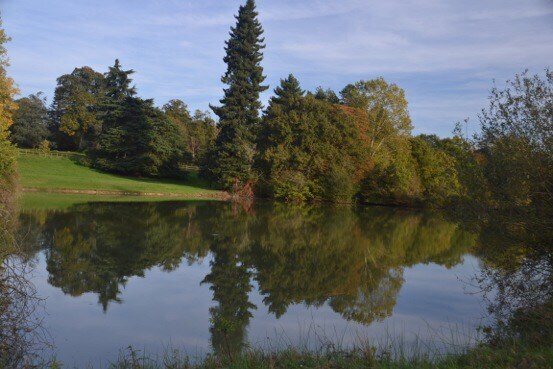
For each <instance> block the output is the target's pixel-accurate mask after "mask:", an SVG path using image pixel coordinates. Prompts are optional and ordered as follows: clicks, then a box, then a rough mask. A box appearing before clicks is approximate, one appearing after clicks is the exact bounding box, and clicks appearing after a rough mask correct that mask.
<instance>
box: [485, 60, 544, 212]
mask: <svg viewBox="0 0 553 369" xmlns="http://www.w3.org/2000/svg"><path fill="white" fill-rule="evenodd" d="M489 100H490V106H489V107H488V108H487V109H485V110H482V113H481V115H480V124H481V128H482V134H481V135H480V136H479V137H477V142H478V145H479V146H480V148H481V149H482V150H483V152H484V153H485V156H486V167H485V175H486V178H487V180H488V182H489V184H490V189H491V192H492V195H493V197H494V199H495V200H496V201H497V203H498V205H500V206H526V205H531V204H534V205H537V204H540V207H541V208H552V207H553V195H552V193H553V189H552V187H553V119H552V117H553V72H552V71H551V70H549V69H547V70H546V71H545V78H543V77H541V76H539V75H534V76H530V75H529V74H528V72H527V71H526V72H524V73H522V74H521V75H516V76H515V78H514V80H512V81H508V82H507V86H506V87H505V89H502V90H501V89H499V88H497V87H494V88H493V89H492V91H491V94H490V97H489Z"/></svg>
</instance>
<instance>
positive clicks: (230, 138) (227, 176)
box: [204, 0, 268, 189]
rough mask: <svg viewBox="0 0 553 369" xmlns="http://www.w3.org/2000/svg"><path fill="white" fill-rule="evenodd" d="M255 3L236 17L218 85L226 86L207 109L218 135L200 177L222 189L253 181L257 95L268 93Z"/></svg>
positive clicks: (246, 6) (249, 4)
mask: <svg viewBox="0 0 553 369" xmlns="http://www.w3.org/2000/svg"><path fill="white" fill-rule="evenodd" d="M257 15H258V13H257V12H256V7H255V1H254V0H247V2H246V4H245V5H243V6H241V7H240V9H239V12H238V15H237V16H236V20H237V23H236V26H235V27H232V28H231V32H230V39H229V40H228V41H227V42H226V48H225V51H226V56H225V58H224V59H223V60H224V62H225V63H226V64H227V71H226V73H225V75H224V76H223V77H222V78H221V81H222V82H223V83H224V84H226V85H228V88H226V89H225V90H224V91H225V96H224V97H223V99H221V100H220V102H221V106H219V107H214V106H212V107H211V108H212V109H213V111H214V112H215V114H216V115H217V116H218V117H219V126H220V133H219V136H218V138H217V140H216V143H215V145H214V147H213V148H212V150H211V152H210V154H209V155H208V157H207V160H206V162H205V165H204V174H207V175H208V176H209V177H211V178H213V179H215V180H216V181H217V182H219V184H220V185H222V186H223V187H224V188H226V189H230V188H232V187H233V186H234V187H235V188H237V187H241V186H244V185H245V184H247V183H248V181H250V180H251V179H252V178H253V177H254V174H253V170H252V165H253V158H254V155H255V150H256V148H255V136H256V133H257V130H258V127H259V125H260V117H259V110H260V109H261V108H262V104H261V102H260V101H259V94H260V93H261V92H263V91H265V90H267V89H268V86H264V85H262V83H263V81H264V80H265V76H264V75H263V68H262V67H261V61H262V60H263V53H262V52H261V50H262V49H263V48H265V45H264V44H263V42H264V38H262V37H261V36H262V34H263V28H262V27H261V24H260V22H259V20H258V19H257Z"/></svg>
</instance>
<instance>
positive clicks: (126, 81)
mask: <svg viewBox="0 0 553 369" xmlns="http://www.w3.org/2000/svg"><path fill="white" fill-rule="evenodd" d="M131 74H134V70H132V69H130V70H123V69H122V68H121V63H120V62H119V59H115V64H114V66H113V67H109V72H107V73H106V96H107V97H108V98H110V99H112V100H115V101H122V100H124V99H125V98H126V97H132V96H134V95H136V86H132V87H131V83H132V79H131V78H130V75H131Z"/></svg>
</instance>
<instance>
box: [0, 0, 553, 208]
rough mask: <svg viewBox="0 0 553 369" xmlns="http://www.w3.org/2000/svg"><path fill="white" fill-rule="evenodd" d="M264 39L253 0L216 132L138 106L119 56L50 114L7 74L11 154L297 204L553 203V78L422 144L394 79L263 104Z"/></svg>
mask: <svg viewBox="0 0 553 369" xmlns="http://www.w3.org/2000/svg"><path fill="white" fill-rule="evenodd" d="M2 32H3V31H2ZM263 32H264V31H263V28H262V25H261V23H260V22H259V20H258V13H257V11H256V5H255V2H254V1H253V0H247V1H246V3H245V4H244V5H243V6H240V9H239V11H238V15H237V16H236V25H235V26H234V27H232V28H231V32H230V38H229V39H228V40H227V41H226V47H225V51H226V56H225V57H224V61H225V63H226V65H227V70H226V72H225V73H224V75H223V76H222V78H221V81H222V82H223V83H224V84H225V85H226V88H225V89H224V96H223V98H222V99H221V100H220V104H219V105H218V106H210V107H211V109H212V111H213V112H214V113H215V115H216V116H217V117H218V121H217V123H216V122H215V121H214V120H213V119H212V118H211V117H210V115H209V113H207V112H202V111H196V112H195V113H194V114H191V113H190V111H189V110H188V108H187V106H186V104H185V103H184V102H182V101H180V100H172V101H170V102H169V103H167V104H166V105H164V106H163V108H161V109H160V108H157V107H155V106H154V103H153V100H149V99H141V98H139V97H137V96H136V94H137V92H136V87H135V86H133V85H132V79H131V78H130V76H131V75H132V74H133V73H134V71H133V70H125V69H123V68H122V66H121V64H120V63H119V61H118V60H116V62H115V65H114V66H112V67H110V68H109V70H108V71H107V72H106V73H99V72H96V71H94V70H93V69H91V68H89V67H82V68H76V69H75V70H74V71H73V72H72V73H71V74H67V75H63V76H61V77H59V78H58V80H57V87H56V90H55V93H54V98H53V102H52V104H51V106H50V107H47V106H46V103H45V100H44V98H43V97H42V95H40V94H36V95H31V96H29V97H26V98H22V99H19V100H16V101H13V96H14V95H15V90H13V82H10V83H11V84H9V83H8V82H6V81H11V80H9V79H7V77H6V76H5V67H4V66H2V71H3V73H4V74H3V81H4V84H6V83H8V85H9V86H8V85H5V86H4V87H3V88H4V90H5V91H10V90H9V88H11V89H12V90H11V95H10V94H9V93H8V94H4V95H3V96H8V98H7V99H6V101H9V106H8V105H4V106H5V108H3V110H4V111H6V113H4V115H2V117H4V118H3V119H4V122H5V123H3V130H2V132H4V133H3V136H2V141H3V145H5V147H6V148H4V149H2V150H12V148H10V144H9V142H7V137H8V134H9V133H10V134H11V140H12V141H13V142H14V143H15V144H16V145H18V146H20V147H35V148H36V147H42V148H44V149H47V148H49V147H54V148H56V149H58V150H76V151H82V152H85V153H86V154H87V163H88V164H89V165H91V166H94V167H96V168H99V169H101V170H106V171H110V172H115V173H121V174H126V175H135V176H152V177H178V176H181V175H182V174H183V172H182V170H180V167H181V165H182V164H183V163H185V164H191V163H194V164H197V165H200V166H201V175H202V176H203V177H205V178H208V179H210V180H211V182H212V183H214V184H215V183H216V184H217V185H218V186H219V187H220V188H223V189H225V190H229V191H231V192H233V193H235V194H236V195H238V196H255V195H257V196H262V197H269V198H275V199H282V200H286V201H330V202H362V203H378V204H396V205H416V206H418V205H426V204H429V205H433V206H445V205H451V204H453V203H457V202H461V201H467V200H469V201H475V202H477V203H484V204H492V205H494V206H503V205H509V206H511V205H516V206H527V205H530V204H536V203H544V202H545V203H547V204H549V205H550V204H551V183H552V177H553V174H552V173H553V170H552V166H553V165H552V161H553V160H552V157H553V156H552V152H551V151H552V150H551V131H552V125H553V124H552V120H551V116H552V113H551V111H552V107H551V106H552V100H553V98H552V96H553V92H552V91H553V88H552V87H553V86H552V85H553V76H552V72H551V71H549V69H547V70H546V73H545V78H543V77H542V76H539V75H536V76H531V75H529V74H528V73H527V72H525V73H523V74H521V75H518V76H516V77H515V79H514V80H513V81H511V82H509V83H508V84H507V87H506V88H505V89H503V90H500V89H498V88H495V87H494V88H493V89H492V92H491V95H490V105H489V107H488V108H487V109H484V110H483V111H482V114H481V115H480V116H479V118H480V123H481V133H480V134H478V135H477V136H475V137H474V138H469V137H466V136H463V135H462V133H461V130H460V129H458V128H457V129H456V130H455V131H454V134H453V136H452V137H449V138H443V139H442V138H439V137H437V136H435V135H419V136H413V134H412V130H413V126H412V122H411V118H410V116H409V110H408V102H407V100H406V97H405V91H404V90H403V89H402V88H401V87H399V86H398V85H396V84H395V83H391V82H389V81H386V80H385V79H384V78H375V79H370V80H361V81H359V82H356V83H352V84H349V85H347V86H345V87H344V88H343V89H342V90H341V91H339V92H335V91H333V90H331V89H323V88H322V87H319V88H318V89H316V91H311V92H310V91H305V90H303V89H302V87H301V85H300V82H299V81H298V80H297V79H296V77H295V76H294V75H292V74H290V75H289V76H288V77H286V78H284V79H282V80H281V82H280V85H279V86H277V87H276V88H275V89H274V95H273V97H271V98H270V100H269V102H268V106H267V107H263V105H262V103H261V101H260V94H261V93H262V92H264V91H266V90H267V89H268V88H269V86H267V85H265V84H264V81H265V78H266V77H265V75H264V72H263V67H262V61H263V49H264V48H265V39H264V38H263ZM2 34H4V33H2ZM2 40H3V41H2V44H3V43H4V42H6V41H7V39H6V37H5V36H3V39H2ZM2 50H3V51H2V53H3V55H5V49H2ZM6 86H8V87H9V88H8V87H6ZM10 86H11V87H10ZM17 107H18V108H19V109H15V108H17ZM12 121H13V125H11V123H12ZM9 125H11V127H10V128H9V130H8V128H7V127H8V126H9ZM12 151H13V150H12ZM11 155H12V154H9V155H5V157H6V158H8V157H12V156H11ZM8 162H9V160H8ZM12 162H13V160H12ZM9 163H11V162H9ZM9 163H8V164H2V165H3V166H4V167H6V168H7V167H8V166H10V165H11V164H9ZM1 168H3V167H2V166H0V170H3V171H4V172H8V171H9V170H7V169H1Z"/></svg>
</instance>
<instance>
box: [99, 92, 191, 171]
mask: <svg viewBox="0 0 553 369" xmlns="http://www.w3.org/2000/svg"><path fill="white" fill-rule="evenodd" d="M110 114H111V118H110V124H109V126H107V127H105V128H104V132H103V133H102V134H101V135H100V137H99V141H98V148H97V149H96V150H94V151H90V158H91V160H92V162H93V165H94V166H95V167H97V168H99V169H102V170H106V171H110V172H115V173H121V174H127V175H135V176H152V177H159V176H175V175H177V174H179V173H180V169H179V163H180V162H181V160H182V158H183V156H184V140H183V137H182V135H181V131H180V130H179V128H178V126H177V125H176V124H175V123H173V122H171V121H170V120H169V119H168V118H167V117H166V115H165V114H164V113H163V112H162V111H161V110H159V109H157V108H155V107H154V106H153V101H152V100H142V99H139V98H135V97H127V98H126V99H125V100H124V102H123V103H122V104H120V105H119V107H118V109H117V110H115V111H112V112H111V113H110Z"/></svg>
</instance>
